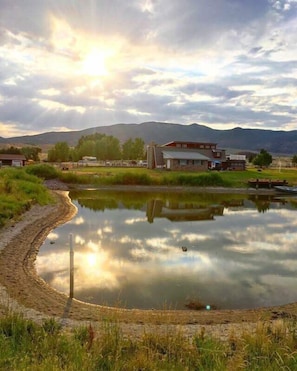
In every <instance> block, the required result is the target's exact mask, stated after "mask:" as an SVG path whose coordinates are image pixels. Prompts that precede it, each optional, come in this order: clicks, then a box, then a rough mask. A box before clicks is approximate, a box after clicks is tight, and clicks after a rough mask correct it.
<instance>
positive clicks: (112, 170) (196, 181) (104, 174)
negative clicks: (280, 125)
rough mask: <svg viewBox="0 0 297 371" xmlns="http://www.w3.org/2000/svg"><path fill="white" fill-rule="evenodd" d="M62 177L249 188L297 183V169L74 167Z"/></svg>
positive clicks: (109, 182) (93, 181) (80, 180)
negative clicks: (253, 183) (255, 183)
mask: <svg viewBox="0 0 297 371" xmlns="http://www.w3.org/2000/svg"><path fill="white" fill-rule="evenodd" d="M59 177H60V179H61V180H63V181H65V182H69V183H77V184H88V183H89V184H94V185H96V184H97V185H116V184H126V185H156V186H158V185H165V186H200V187H207V186H215V187H236V188H237V187H240V188H246V187H247V186H248V180H249V179H251V178H254V179H256V178H258V179H266V178H268V179H272V180H275V179H281V180H287V181H288V183H289V184H291V185H295V184H296V185H297V171H296V169H282V170H281V171H279V170H278V169H270V168H268V169H263V170H261V171H258V170H257V169H255V168H249V169H248V170H246V171H220V172H217V171H213V172H211V171H207V172H188V171H165V170H157V169H156V170H150V169H146V168H116V167H81V168H73V169H72V170H69V171H67V172H63V173H61V174H60V175H59Z"/></svg>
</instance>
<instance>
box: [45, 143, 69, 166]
mask: <svg viewBox="0 0 297 371" xmlns="http://www.w3.org/2000/svg"><path fill="white" fill-rule="evenodd" d="M69 153H70V148H69V146H68V143H67V142H58V143H56V144H55V146H54V148H52V149H50V150H49V151H48V161H50V162H63V161H69Z"/></svg>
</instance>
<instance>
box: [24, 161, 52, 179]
mask: <svg viewBox="0 0 297 371" xmlns="http://www.w3.org/2000/svg"><path fill="white" fill-rule="evenodd" d="M26 172H27V173H28V174H33V175H36V176H38V177H39V178H43V179H55V178H58V176H59V171H58V170H57V169H56V168H54V167H53V166H51V165H48V164H38V165H31V166H28V167H26Z"/></svg>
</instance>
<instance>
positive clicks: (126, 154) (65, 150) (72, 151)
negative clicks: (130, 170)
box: [48, 133, 145, 162]
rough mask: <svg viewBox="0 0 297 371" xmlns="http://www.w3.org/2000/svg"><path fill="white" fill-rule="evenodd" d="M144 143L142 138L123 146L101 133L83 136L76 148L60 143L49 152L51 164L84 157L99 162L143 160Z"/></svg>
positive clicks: (131, 140)
mask: <svg viewBox="0 0 297 371" xmlns="http://www.w3.org/2000/svg"><path fill="white" fill-rule="evenodd" d="M144 155H145V151H144V141H143V140H142V139H141V138H135V139H128V140H127V141H126V142H124V143H123V144H122V145H121V144H120V141H119V139H117V138H115V137H114V136H112V135H106V134H101V133H95V134H90V135H86V136H82V137H81V138H80V139H79V141H78V143H77V145H76V146H75V147H74V148H71V147H69V145H68V143H67V142H58V143H56V144H55V146H54V147H53V148H52V149H50V150H49V151H48V161H49V162H67V161H74V162H76V161H79V160H81V159H82V158H83V157H84V156H91V157H96V159H97V160H102V161H106V160H111V161H112V160H142V159H143V158H144Z"/></svg>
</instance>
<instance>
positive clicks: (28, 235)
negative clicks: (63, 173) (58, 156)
mask: <svg viewBox="0 0 297 371" xmlns="http://www.w3.org/2000/svg"><path fill="white" fill-rule="evenodd" d="M52 192H53V194H54V195H55V197H56V200H57V203H56V204H55V205H51V206H45V207H40V206H34V207H33V208H32V209H31V210H30V211H28V212H27V213H26V214H25V215H24V216H23V217H22V219H21V220H20V221H18V223H16V224H12V225H10V226H7V227H6V228H4V229H3V230H1V231H0V250H1V251H0V291H1V298H2V299H1V308H2V312H3V311H5V310H6V309H5V308H7V307H13V309H14V310H18V311H20V312H22V313H24V314H25V316H26V317H29V318H33V319H36V320H40V319H42V318H46V317H48V316H50V317H56V318H57V319H59V320H61V321H63V322H64V323H65V324H71V323H72V324H74V323H76V321H87V322H89V321H92V322H94V323H96V322H100V321H102V320H106V319H116V320H117V321H118V322H119V323H120V324H121V326H122V329H123V331H124V332H125V333H127V334H134V333H136V332H137V333H139V332H140V331H143V329H144V328H146V327H147V326H149V327H150V328H154V327H155V326H157V327H158V328H160V327H162V326H164V325H165V326H166V328H167V329H168V326H169V327H172V328H175V327H176V325H178V326H179V328H182V329H183V331H184V332H185V333H187V334H193V333H195V332H197V331H199V329H201V326H205V328H206V329H207V331H208V330H209V331H211V332H213V331H215V332H218V333H219V334H220V335H219V336H221V332H223V333H224V334H227V333H228V331H229V329H230V326H231V325H232V328H233V329H234V327H235V328H237V327H239V328H254V324H255V323H256V322H257V321H259V320H265V321H271V320H275V319H279V318H292V317H293V318H295V317H296V316H297V303H293V304H289V305H284V306H278V307H270V308H259V309H256V310H217V311H215V310H214V311H212V310H210V311H186V310H185V311H174V310H133V309H131V310H128V309H127V310H126V309H120V308H109V307H104V306H97V305H90V304H86V303H82V302H79V301H77V300H75V299H70V298H69V297H67V296H66V295H64V294H62V293H59V292H57V291H55V290H54V289H52V288H51V287H49V286H48V285H47V284H46V283H45V282H44V281H43V280H42V279H40V278H39V277H38V275H37V274H36V270H35V265H34V263H35V258H36V254H37V253H38V250H39V247H40V246H41V244H42V243H43V241H44V240H45V238H46V236H47V235H48V234H49V232H50V231H51V230H52V229H53V228H55V227H56V226H58V225H60V224H62V223H65V222H66V221H68V220H70V219H71V218H72V217H73V216H74V215H75V213H76V209H75V207H74V206H73V205H72V203H71V202H70V199H69V197H68V192H67V191H52Z"/></svg>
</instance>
